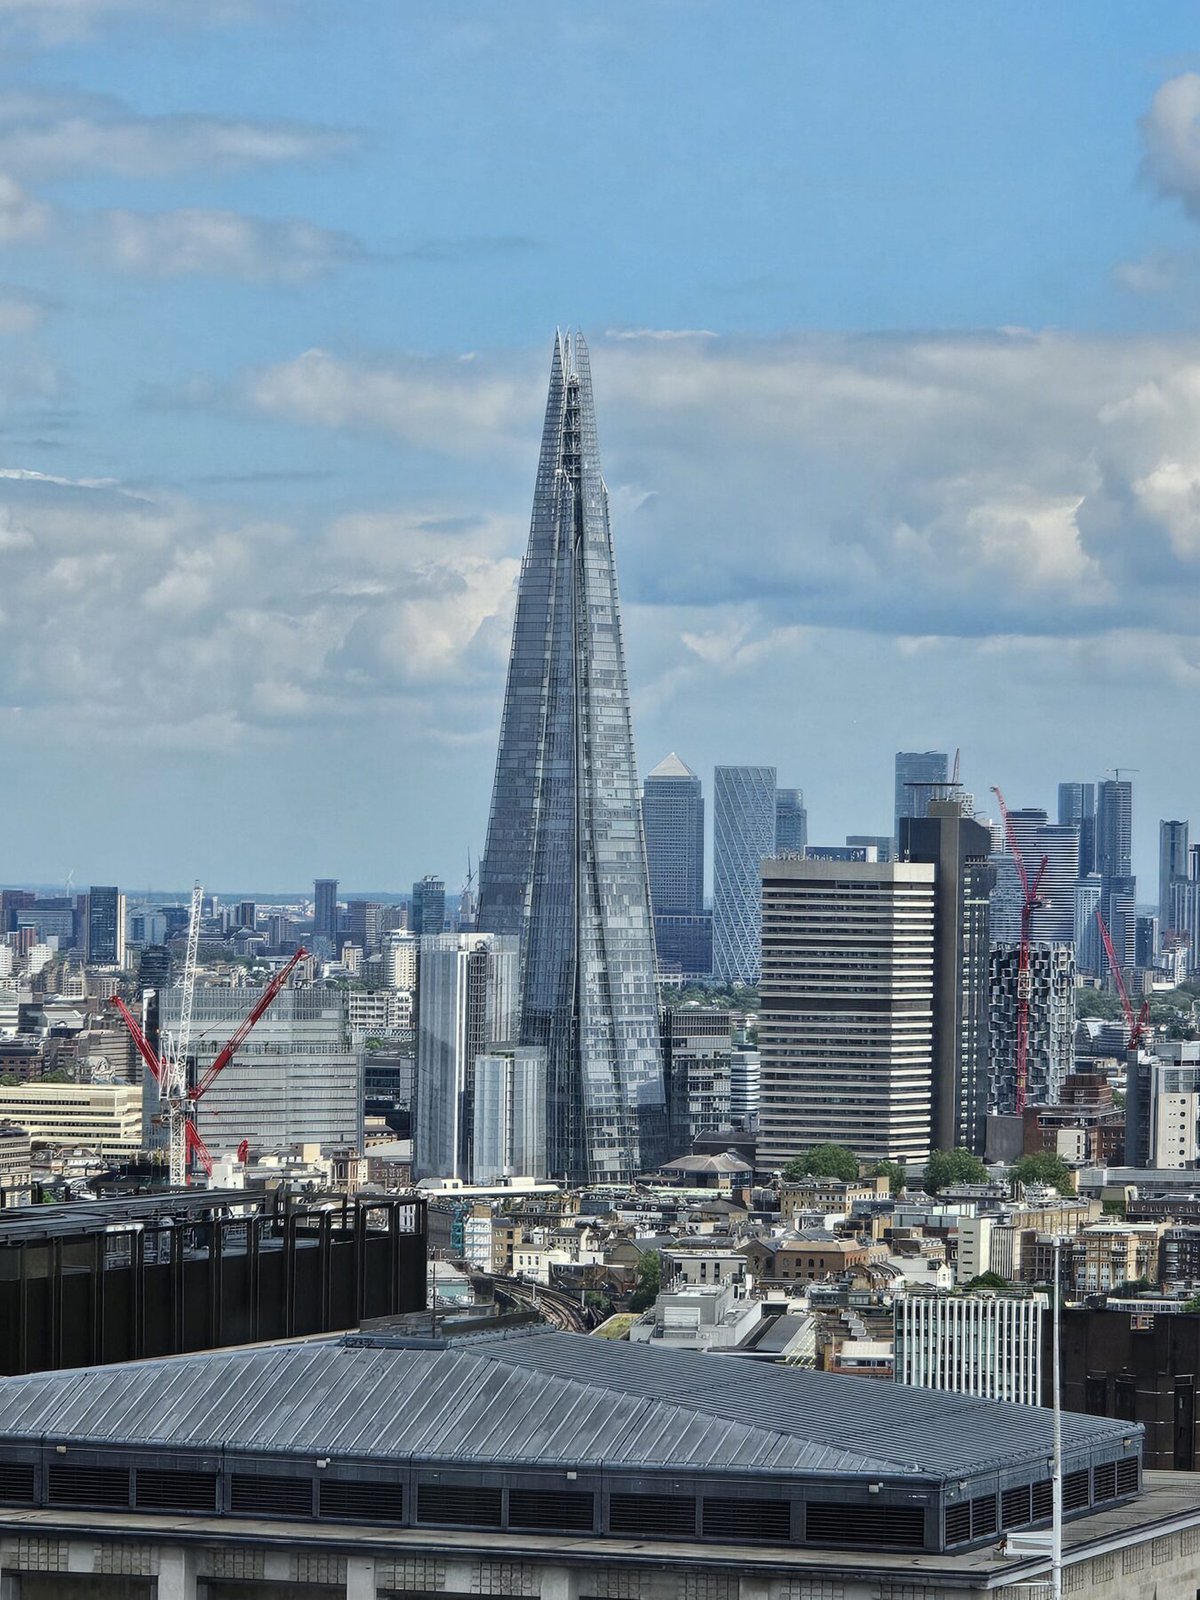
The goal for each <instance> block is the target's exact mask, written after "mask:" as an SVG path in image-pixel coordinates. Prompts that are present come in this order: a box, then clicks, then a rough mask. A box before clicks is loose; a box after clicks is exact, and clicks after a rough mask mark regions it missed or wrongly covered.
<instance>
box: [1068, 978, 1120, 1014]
mask: <svg viewBox="0 0 1200 1600" xmlns="http://www.w3.org/2000/svg"><path fill="white" fill-rule="evenodd" d="M1075 1015H1076V1016H1077V1017H1099V1018H1100V1019H1101V1021H1103V1022H1119V1021H1120V1019H1121V1002H1120V1001H1119V1000H1118V999H1117V997H1116V995H1115V994H1109V992H1108V990H1107V989H1093V988H1091V987H1090V986H1089V985H1087V984H1081V985H1080V986H1079V987H1078V988H1077V989H1076V990H1075Z"/></svg>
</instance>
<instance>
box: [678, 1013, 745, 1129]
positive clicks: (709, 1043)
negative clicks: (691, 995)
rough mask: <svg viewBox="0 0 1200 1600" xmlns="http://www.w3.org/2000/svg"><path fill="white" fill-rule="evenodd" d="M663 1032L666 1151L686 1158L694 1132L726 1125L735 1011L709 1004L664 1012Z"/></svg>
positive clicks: (728, 1107) (728, 1109)
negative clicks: (667, 1120)
mask: <svg viewBox="0 0 1200 1600" xmlns="http://www.w3.org/2000/svg"><path fill="white" fill-rule="evenodd" d="M662 1031H663V1061H664V1064H665V1067H666V1074H667V1104H668V1106H669V1108H670V1150H671V1154H672V1155H673V1156H680V1155H686V1154H687V1152H688V1151H689V1150H690V1149H691V1148H692V1143H693V1141H694V1140H695V1138H696V1136H697V1135H698V1134H701V1133H703V1132H704V1131H705V1129H707V1128H724V1127H727V1126H728V1124H729V1120H730V1094H731V1082H730V1071H731V1063H732V1057H733V1013H732V1012H731V1011H722V1010H720V1009H718V1008H715V1007H707V1006H684V1007H682V1008H681V1009H680V1010H678V1011H664V1012H663V1015H662Z"/></svg>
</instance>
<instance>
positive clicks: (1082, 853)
mask: <svg viewBox="0 0 1200 1600" xmlns="http://www.w3.org/2000/svg"><path fill="white" fill-rule="evenodd" d="M1058 820H1059V823H1060V824H1061V825H1062V826H1064V827H1070V826H1071V825H1072V824H1074V825H1075V826H1076V827H1077V828H1078V829H1079V872H1080V876H1081V877H1087V875H1088V874H1089V873H1091V872H1095V870H1096V785H1095V784H1094V783H1060V784H1059V786H1058Z"/></svg>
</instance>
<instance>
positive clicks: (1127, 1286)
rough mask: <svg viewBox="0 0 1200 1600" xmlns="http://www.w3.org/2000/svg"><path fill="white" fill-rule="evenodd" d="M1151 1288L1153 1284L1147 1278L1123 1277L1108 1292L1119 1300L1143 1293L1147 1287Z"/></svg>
mask: <svg viewBox="0 0 1200 1600" xmlns="http://www.w3.org/2000/svg"><path fill="white" fill-rule="evenodd" d="M1153 1288H1154V1285H1153V1284H1152V1283H1151V1282H1150V1279H1149V1278H1124V1279H1122V1281H1121V1282H1120V1283H1118V1284H1117V1285H1116V1286H1115V1288H1112V1289H1110V1290H1109V1291H1108V1292H1109V1294H1112V1295H1116V1297H1117V1298H1118V1299H1119V1300H1128V1299H1129V1298H1130V1297H1131V1296H1133V1295H1139V1294H1145V1293H1146V1291H1147V1290H1148V1289H1151V1290H1152V1289H1153Z"/></svg>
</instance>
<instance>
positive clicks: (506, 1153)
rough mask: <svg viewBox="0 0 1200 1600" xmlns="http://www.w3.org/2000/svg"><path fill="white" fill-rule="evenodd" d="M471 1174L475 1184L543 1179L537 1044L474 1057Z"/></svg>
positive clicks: (541, 1060) (542, 1095)
mask: <svg viewBox="0 0 1200 1600" xmlns="http://www.w3.org/2000/svg"><path fill="white" fill-rule="evenodd" d="M471 1176H472V1180H473V1181H474V1182H475V1183H499V1182H500V1181H501V1180H502V1179H504V1178H533V1179H534V1180H535V1181H538V1182H540V1181H541V1180H542V1179H543V1178H544V1177H545V1176H546V1052H545V1051H544V1050H543V1049H542V1048H541V1046H540V1045H537V1046H535V1045H512V1046H509V1047H506V1048H504V1049H500V1048H493V1049H492V1050H490V1051H489V1052H488V1053H487V1054H486V1055H481V1056H477V1057H476V1058H475V1108H474V1138H473V1141H472V1150H471ZM488 1264H489V1266H490V1265H491V1263H490V1260H489V1263H488Z"/></svg>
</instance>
